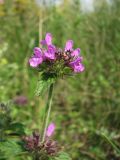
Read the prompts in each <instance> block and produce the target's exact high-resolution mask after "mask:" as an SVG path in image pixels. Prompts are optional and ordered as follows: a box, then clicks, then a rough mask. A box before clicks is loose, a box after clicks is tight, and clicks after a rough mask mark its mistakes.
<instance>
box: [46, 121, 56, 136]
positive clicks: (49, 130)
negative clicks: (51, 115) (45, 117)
mask: <svg viewBox="0 0 120 160" xmlns="http://www.w3.org/2000/svg"><path fill="white" fill-rule="evenodd" d="M54 130H55V124H54V123H51V124H49V126H48V128H47V131H46V136H47V137H51V136H52V135H53V133H54Z"/></svg>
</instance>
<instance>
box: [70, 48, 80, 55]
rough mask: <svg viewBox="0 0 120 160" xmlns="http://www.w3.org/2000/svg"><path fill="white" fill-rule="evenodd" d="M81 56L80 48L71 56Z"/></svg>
mask: <svg viewBox="0 0 120 160" xmlns="http://www.w3.org/2000/svg"><path fill="white" fill-rule="evenodd" d="M79 54H80V48H77V49H75V50H74V51H73V52H72V53H71V56H73V57H78V56H79Z"/></svg>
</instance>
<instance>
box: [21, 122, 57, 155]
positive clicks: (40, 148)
mask: <svg viewBox="0 0 120 160" xmlns="http://www.w3.org/2000/svg"><path fill="white" fill-rule="evenodd" d="M54 130H55V125H54V123H51V124H50V125H49V126H48V128H47V132H46V138H45V141H44V142H41V137H40V134H39V133H38V132H33V134H32V136H24V137H23V138H22V139H23V141H24V143H25V148H26V150H27V151H29V152H35V153H37V152H38V155H39V153H40V154H42V152H43V154H44V153H45V154H47V155H51V156H52V155H55V154H56V153H57V152H58V150H59V147H58V143H57V142H56V141H54V140H52V139H51V137H52V135H53V133H54ZM40 156H42V155H40Z"/></svg>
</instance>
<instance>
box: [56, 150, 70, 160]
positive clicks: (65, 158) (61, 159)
mask: <svg viewBox="0 0 120 160" xmlns="http://www.w3.org/2000/svg"><path fill="white" fill-rule="evenodd" d="M55 160H72V159H71V158H70V156H69V155H68V154H67V153H65V152H60V153H59V155H58V156H57V157H55Z"/></svg>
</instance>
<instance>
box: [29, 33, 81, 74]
mask: <svg viewBox="0 0 120 160" xmlns="http://www.w3.org/2000/svg"><path fill="white" fill-rule="evenodd" d="M40 43H41V44H42V48H39V47H35V49H34V55H33V56H32V57H31V58H30V59H29V63H30V66H31V67H34V68H36V67H37V68H39V71H42V73H48V74H49V75H50V74H54V75H55V76H56V77H60V76H63V75H67V74H71V73H73V72H74V73H78V72H83V71H84V65H83V64H82V57H81V56H80V48H77V49H74V48H73V40H68V41H67V42H66V44H65V47H64V49H61V48H57V47H56V46H55V45H54V44H53V43H52V35H51V33H47V34H46V36H45V39H44V40H42V41H41V42H40Z"/></svg>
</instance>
